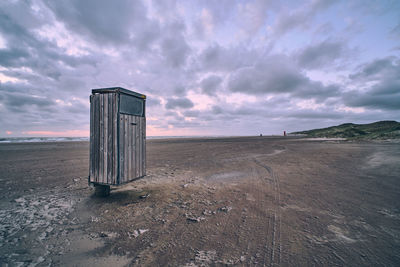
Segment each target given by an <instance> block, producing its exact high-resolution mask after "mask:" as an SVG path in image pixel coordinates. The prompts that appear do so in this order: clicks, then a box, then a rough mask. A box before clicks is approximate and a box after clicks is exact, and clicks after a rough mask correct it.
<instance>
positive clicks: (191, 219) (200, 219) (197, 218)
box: [185, 213, 206, 223]
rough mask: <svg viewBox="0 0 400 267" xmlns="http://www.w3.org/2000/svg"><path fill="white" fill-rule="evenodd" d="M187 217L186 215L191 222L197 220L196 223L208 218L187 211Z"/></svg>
mask: <svg viewBox="0 0 400 267" xmlns="http://www.w3.org/2000/svg"><path fill="white" fill-rule="evenodd" d="M185 217H186V220H187V221H189V222H195V223H198V222H201V221H204V220H205V219H206V218H205V217H203V216H199V217H195V216H193V215H190V214H187V213H185Z"/></svg>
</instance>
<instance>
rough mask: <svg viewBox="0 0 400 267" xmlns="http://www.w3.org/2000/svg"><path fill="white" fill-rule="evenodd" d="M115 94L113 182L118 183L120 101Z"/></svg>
mask: <svg viewBox="0 0 400 267" xmlns="http://www.w3.org/2000/svg"><path fill="white" fill-rule="evenodd" d="M113 95H114V101H113V109H114V114H115V115H114V155H113V164H114V165H113V166H114V175H113V184H116V183H117V176H118V164H119V162H118V155H117V153H118V147H117V145H118V140H117V138H118V129H117V127H118V123H117V122H118V121H117V120H118V114H117V111H118V102H117V100H118V98H117V94H113Z"/></svg>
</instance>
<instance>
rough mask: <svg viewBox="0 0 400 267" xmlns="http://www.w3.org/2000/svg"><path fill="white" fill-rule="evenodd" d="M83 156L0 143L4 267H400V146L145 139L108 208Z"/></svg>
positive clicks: (76, 149)
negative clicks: (135, 172) (139, 173)
mask: <svg viewBox="0 0 400 267" xmlns="http://www.w3.org/2000/svg"><path fill="white" fill-rule="evenodd" d="M88 149H89V145H88V143H87V142H66V143H24V144H0V182H1V187H0V193H1V194H0V263H1V265H5V264H9V265H10V266H14V265H15V266H29V265H31V266H34V265H38V266H47V265H49V264H52V265H63V266H124V265H133V266H142V265H147V266H157V265H161V266H166V265H170V266H208V265H210V266H215V265H217V266H219V265H221V266H223V265H245V266H259V265H261V266H262V265H266V266H271V265H281V266H289V265H290V266H299V265H300V266H308V265H318V266H319V265H325V266H326V265H346V266H347V265H350V266H360V265H363V266H377V265H387V266H396V265H399V264H400V201H399V200H400V193H399V192H400V164H399V162H400V143H398V142H397V143H396V142H347V141H343V140H319V139H318V140H307V139H300V138H279V137H248V138H217V139H211V138H210V139H169V140H167V139H165V140H150V141H148V144H147V158H148V161H147V167H148V168H147V174H148V175H147V176H146V177H145V178H143V179H141V180H138V181H134V182H131V183H129V184H127V185H124V186H122V187H115V188H112V192H111V195H110V197H108V198H97V197H95V196H94V195H93V193H94V190H93V188H90V187H88V185H87V175H88V154H89V153H88Z"/></svg>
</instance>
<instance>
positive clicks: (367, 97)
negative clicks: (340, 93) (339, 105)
mask: <svg viewBox="0 0 400 267" xmlns="http://www.w3.org/2000/svg"><path fill="white" fill-rule="evenodd" d="M350 79H352V81H353V83H355V84H359V85H360V87H361V86H363V87H365V82H366V81H372V82H373V85H370V86H368V87H367V88H365V89H364V90H363V91H358V90H353V91H351V92H348V93H346V94H345V97H344V101H345V103H346V104H347V105H348V106H352V107H367V108H373V109H383V110H398V109H400V61H399V59H398V58H395V57H389V58H382V59H376V60H374V61H372V62H370V63H367V64H365V65H363V66H362V67H361V69H360V70H359V71H358V72H357V73H355V74H352V75H350Z"/></svg>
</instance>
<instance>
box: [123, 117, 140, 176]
mask: <svg viewBox="0 0 400 267" xmlns="http://www.w3.org/2000/svg"><path fill="white" fill-rule="evenodd" d="M119 128H120V131H119V132H120V138H119V154H120V164H119V166H120V179H119V183H126V182H128V181H130V180H132V179H135V178H138V177H142V176H144V175H145V173H144V170H145V168H144V164H145V163H144V162H145V137H144V136H145V135H144V133H145V118H144V117H141V116H134V115H130V114H120V123H119Z"/></svg>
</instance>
